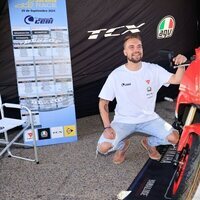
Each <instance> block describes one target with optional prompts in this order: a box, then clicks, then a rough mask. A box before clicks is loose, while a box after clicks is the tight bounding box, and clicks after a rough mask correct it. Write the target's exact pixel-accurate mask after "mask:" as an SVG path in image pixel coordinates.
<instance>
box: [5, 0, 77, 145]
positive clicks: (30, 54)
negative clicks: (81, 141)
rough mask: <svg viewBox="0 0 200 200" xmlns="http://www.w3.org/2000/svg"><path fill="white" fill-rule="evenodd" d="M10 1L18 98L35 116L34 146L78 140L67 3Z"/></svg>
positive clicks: (27, 140) (28, 139)
mask: <svg viewBox="0 0 200 200" xmlns="http://www.w3.org/2000/svg"><path fill="white" fill-rule="evenodd" d="M8 2H9V13H10V23H11V32H12V41H13V52H14V59H15V68H16V74H17V85H18V94H19V100H20V104H21V105H24V106H27V107H28V108H29V109H31V111H32V113H33V120H34V126H35V132H36V140H37V146H43V145H50V144H57V143H66V142H74V141H77V130H76V115H75V105H74V91H73V78H72V69H71V56H70V48H69V36H68V22H67V9H66V1H65V0H39V1H38V0H9V1H8ZM21 116H22V118H23V119H26V118H27V117H28V113H26V112H25V111H22V112H21ZM24 142H25V143H27V144H31V143H32V142H33V134H32V133H31V130H27V131H26V132H25V133H24Z"/></svg>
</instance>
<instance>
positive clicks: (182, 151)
mask: <svg viewBox="0 0 200 200" xmlns="http://www.w3.org/2000/svg"><path fill="white" fill-rule="evenodd" d="M195 53H196V55H195V59H194V60H193V61H192V62H191V64H190V65H189V66H188V67H187V70H186V71H185V74H184V76H183V79H182V81H181V84H180V87H179V90H180V92H179V95H178V98H177V103H176V110H175V122H174V127H175V128H176V129H177V130H179V132H180V140H179V143H178V146H177V153H176V156H175V159H174V165H176V172H175V174H174V180H173V185H172V194H173V198H174V199H183V200H191V199H192V197H193V196H194V193H195V191H196V189H197V187H198V185H199V183H200V137H199V136H200V48H197V49H195Z"/></svg>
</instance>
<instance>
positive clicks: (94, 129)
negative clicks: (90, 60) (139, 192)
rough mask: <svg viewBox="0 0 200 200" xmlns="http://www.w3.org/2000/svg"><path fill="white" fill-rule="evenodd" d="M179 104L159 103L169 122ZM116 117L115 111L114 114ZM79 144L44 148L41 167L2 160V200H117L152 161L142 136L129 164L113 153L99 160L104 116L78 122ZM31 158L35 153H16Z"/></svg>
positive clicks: (133, 143) (134, 139) (133, 147)
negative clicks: (114, 160) (115, 158)
mask: <svg viewBox="0 0 200 200" xmlns="http://www.w3.org/2000/svg"><path fill="white" fill-rule="evenodd" d="M174 108H175V103H171V102H161V103H158V104H157V108H156V110H157V112H158V113H159V114H160V115H161V116H162V117H163V118H164V119H165V120H167V121H168V122H170V123H171V122H172V121H173V119H174ZM112 115H113V113H111V116H112ZM77 128H78V135H79V137H78V142H75V143H66V144H58V145H51V146H43V147H39V148H38V154H39V159H40V164H38V165H37V164H35V163H32V162H27V161H22V160H16V159H14V158H8V157H7V156H4V157H3V158H1V159H0V162H1V164H0V199H1V200H25V199H26V200H116V196H117V194H118V193H119V192H120V191H121V190H126V189H127V188H128V187H129V186H130V184H131V183H132V181H133V179H134V178H135V177H136V175H137V174H138V172H139V171H140V170H141V168H142V167H143V165H144V164H145V162H146V161H147V159H148V155H147V153H146V151H145V150H144V149H143V148H142V147H141V145H140V139H141V136H133V137H132V138H131V146H130V148H129V150H128V151H127V154H126V155H127V157H126V161H125V162H124V163H123V164H121V165H114V164H113V163H112V155H109V156H101V155H99V156H98V158H97V159H95V150H96V143H97V140H98V138H99V136H100V134H101V132H102V124H101V120H100V117H99V115H94V116H89V117H85V118H81V119H78V120H77ZM14 151H15V152H17V153H19V154H21V155H23V154H27V155H31V154H32V150H31V149H22V148H18V149H14Z"/></svg>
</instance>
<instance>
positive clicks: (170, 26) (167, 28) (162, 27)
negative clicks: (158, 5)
mask: <svg viewBox="0 0 200 200" xmlns="http://www.w3.org/2000/svg"><path fill="white" fill-rule="evenodd" d="M174 29H175V19H174V17H172V16H170V15H168V16H165V17H164V18H163V19H161V21H160V22H159V24H158V27H157V38H158V39H164V38H170V37H172V35H173V32H174Z"/></svg>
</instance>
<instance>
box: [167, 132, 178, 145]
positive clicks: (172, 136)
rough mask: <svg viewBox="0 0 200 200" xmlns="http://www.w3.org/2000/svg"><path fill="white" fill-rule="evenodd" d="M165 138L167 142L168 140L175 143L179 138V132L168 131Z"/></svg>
mask: <svg viewBox="0 0 200 200" xmlns="http://www.w3.org/2000/svg"><path fill="white" fill-rule="evenodd" d="M167 140H168V142H170V143H172V144H177V143H178V140H179V133H178V131H173V132H172V133H170V134H169V135H168V136H167Z"/></svg>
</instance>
